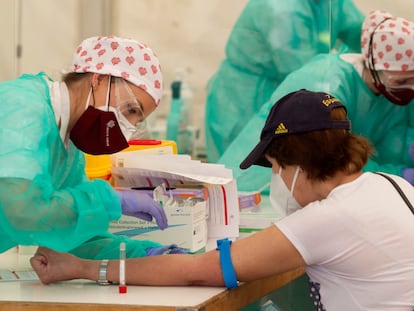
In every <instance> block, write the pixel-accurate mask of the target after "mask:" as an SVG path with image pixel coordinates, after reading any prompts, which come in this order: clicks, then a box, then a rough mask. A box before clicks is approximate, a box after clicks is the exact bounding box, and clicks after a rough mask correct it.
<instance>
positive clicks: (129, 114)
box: [114, 77, 148, 140]
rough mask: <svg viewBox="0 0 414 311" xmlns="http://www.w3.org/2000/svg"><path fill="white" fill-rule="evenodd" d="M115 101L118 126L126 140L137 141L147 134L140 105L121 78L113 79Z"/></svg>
mask: <svg viewBox="0 0 414 311" xmlns="http://www.w3.org/2000/svg"><path fill="white" fill-rule="evenodd" d="M114 84H115V101H116V109H115V110H116V111H115V114H116V116H117V119H118V122H119V126H120V127H121V130H122V133H123V134H124V136H125V137H126V139H127V140H131V139H139V138H142V137H143V136H144V135H146V134H147V133H148V128H147V122H146V120H145V117H146V116H145V115H144V110H143V108H142V104H141V103H140V102H139V101H138V99H137V98H136V97H135V95H134V93H133V92H132V90H131V88H130V87H129V85H128V83H127V82H126V81H125V80H124V79H122V78H118V77H116V78H114Z"/></svg>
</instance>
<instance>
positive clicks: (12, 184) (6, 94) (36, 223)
mask: <svg viewBox="0 0 414 311" xmlns="http://www.w3.org/2000/svg"><path fill="white" fill-rule="evenodd" d="M47 79H48V78H47V77H46V76H45V75H44V74H43V73H39V74H38V75H23V76H21V77H19V78H18V79H15V80H10V81H6V82H2V83H0V101H1V109H0V122H1V127H0V168H1V169H0V252H3V251H5V250H7V249H9V248H11V247H14V246H16V245H18V244H20V245H41V246H46V247H49V248H52V249H55V250H58V251H71V252H72V253H74V254H76V255H78V256H80V257H84V258H91V259H93V258H95V259H100V258H103V257H107V258H118V256H119V243H120V241H127V250H128V255H129V256H130V257H140V256H145V254H146V253H145V249H146V248H147V247H159V246H160V245H159V244H158V243H153V242H150V241H144V242H141V241H132V240H127V239H126V238H125V237H117V236H113V235H112V234H110V233H108V232H107V230H108V225H109V222H110V221H111V220H116V219H118V218H119V217H120V215H121V207H120V200H119V197H118V195H117V194H116V192H115V191H114V190H113V189H112V187H111V185H110V184H109V183H107V182H106V181H104V180H98V179H97V180H94V181H89V180H88V179H87V177H86V174H85V172H84V169H85V160H84V155H83V153H82V152H81V151H79V150H78V149H77V148H76V147H75V146H74V145H73V144H72V143H71V141H69V146H68V149H67V150H66V149H65V146H64V144H63V142H62V139H61V138H60V134H59V129H58V126H57V124H56V120H55V115H54V110H53V108H52V106H51V100H50V93H49V87H48V84H47V82H46V80H47Z"/></svg>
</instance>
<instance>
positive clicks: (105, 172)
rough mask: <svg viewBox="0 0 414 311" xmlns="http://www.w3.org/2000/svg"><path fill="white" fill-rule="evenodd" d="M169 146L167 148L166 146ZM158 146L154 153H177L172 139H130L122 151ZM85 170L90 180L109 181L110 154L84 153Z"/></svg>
mask: <svg viewBox="0 0 414 311" xmlns="http://www.w3.org/2000/svg"><path fill="white" fill-rule="evenodd" d="M168 147H169V148H168ZM149 148H158V149H159V152H157V151H155V150H154V152H155V154H158V153H159V154H177V144H176V143H175V141H172V140H136V141H130V145H129V147H128V148H125V149H124V150H122V151H121V152H124V151H133V150H143V149H149ZM85 161H86V165H85V172H86V175H87V176H88V178H89V179H90V180H93V179H95V178H100V179H105V180H108V181H111V159H110V155H106V154H105V155H91V154H87V153H85Z"/></svg>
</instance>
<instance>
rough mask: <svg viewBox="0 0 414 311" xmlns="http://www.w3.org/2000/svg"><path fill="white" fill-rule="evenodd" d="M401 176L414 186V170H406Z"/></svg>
mask: <svg viewBox="0 0 414 311" xmlns="http://www.w3.org/2000/svg"><path fill="white" fill-rule="evenodd" d="M401 176H402V177H403V178H404V179H405V180H406V181H408V182H409V183H410V184H411V185H413V186H414V168H409V167H408V168H404V169H403V170H402V171H401Z"/></svg>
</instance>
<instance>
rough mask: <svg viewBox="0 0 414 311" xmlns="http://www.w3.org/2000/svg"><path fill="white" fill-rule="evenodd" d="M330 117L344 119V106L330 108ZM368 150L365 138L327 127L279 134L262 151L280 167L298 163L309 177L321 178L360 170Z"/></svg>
mask: <svg viewBox="0 0 414 311" xmlns="http://www.w3.org/2000/svg"><path fill="white" fill-rule="evenodd" d="M331 119H332V120H346V119H347V117H346V112H345V109H344V108H342V107H339V108H334V109H332V111H331ZM372 152H373V147H372V145H371V143H370V142H369V141H368V140H367V139H366V138H365V137H362V136H359V135H355V134H352V133H350V132H349V131H347V130H343V129H327V130H319V131H312V132H307V133H299V134H291V135H286V136H281V137H279V138H276V139H274V140H273V142H272V143H271V144H270V146H269V147H268V148H267V150H266V152H265V153H266V155H268V156H269V157H271V158H274V159H275V160H276V161H277V163H278V164H279V165H280V166H281V167H282V168H283V167H284V166H285V165H298V166H300V167H301V168H302V169H303V170H304V171H306V173H307V175H308V178H309V179H310V180H320V181H324V180H326V179H328V178H330V177H333V176H334V175H335V173H337V172H339V171H343V172H346V173H348V174H352V173H356V172H358V171H360V170H361V169H362V167H363V166H364V165H365V164H366V163H367V161H368V159H369V157H370V155H371V154H372Z"/></svg>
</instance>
